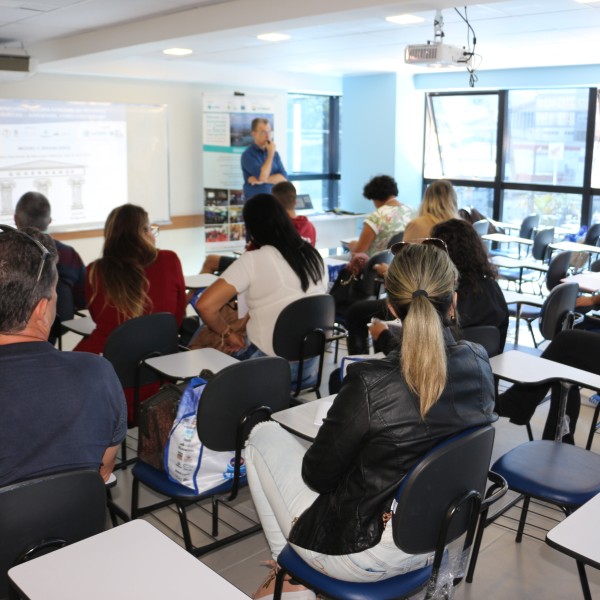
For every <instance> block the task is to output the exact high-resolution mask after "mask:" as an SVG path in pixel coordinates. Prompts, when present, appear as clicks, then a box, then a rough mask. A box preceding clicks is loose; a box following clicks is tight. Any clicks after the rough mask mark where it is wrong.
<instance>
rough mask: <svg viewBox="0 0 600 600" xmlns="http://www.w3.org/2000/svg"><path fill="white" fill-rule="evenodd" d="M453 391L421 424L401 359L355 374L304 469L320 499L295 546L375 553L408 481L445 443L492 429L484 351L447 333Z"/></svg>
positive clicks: (295, 531) (294, 536)
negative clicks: (386, 516) (466, 432)
mask: <svg viewBox="0 0 600 600" xmlns="http://www.w3.org/2000/svg"><path fill="white" fill-rule="evenodd" d="M445 341H446V348H447V356H448V382H447V385H446V388H445V390H444V392H443V394H442V396H441V397H440V399H439V400H438V402H437V403H436V404H435V406H434V407H433V408H432V409H431V410H430V412H429V414H428V415H427V417H426V419H425V420H424V421H423V420H421V417H420V414H419V403H418V399H417V397H416V396H415V395H414V394H412V393H411V392H410V391H409V390H408V387H407V385H406V383H405V382H404V380H403V378H402V375H401V373H400V367H399V354H398V351H397V350H396V351H394V352H392V353H391V354H390V355H389V356H387V357H386V358H384V359H382V360H369V361H364V362H357V363H355V364H352V365H351V366H350V367H349V368H348V373H347V375H346V378H345V379H344V383H343V385H342V388H341V390H340V393H339V394H338V396H337V397H336V399H335V402H334V403H333V406H332V407H331V409H330V410H329V413H328V415H327V418H326V419H325V421H324V422H323V425H322V427H321V429H320V430H319V434H318V435H317V437H316V439H315V441H314V443H313V445H312V446H311V447H310V448H309V450H308V451H307V453H306V455H305V457H304V462H303V465H302V476H303V478H304V481H305V482H306V483H307V484H308V485H309V486H310V487H311V488H312V489H314V490H315V491H317V492H319V494H320V495H319V497H318V498H317V499H316V500H315V502H314V503H313V504H312V506H310V507H309V508H308V509H307V510H306V511H304V513H302V515H301V516H300V518H299V519H298V521H297V522H296V524H295V525H294V527H293V528H292V531H291V533H290V537H289V541H290V542H292V543H293V544H296V545H298V546H300V547H302V548H307V549H309V550H314V551H316V552H322V553H324V554H332V555H339V554H350V553H353V552H361V551H362V550H366V549H367V548H371V547H373V546H375V545H376V544H377V543H378V542H379V540H380V539H381V534H382V532H383V520H382V515H383V513H384V512H387V511H389V510H390V506H391V503H392V500H393V497H394V494H395V492H396V489H397V487H398V484H399V482H400V480H401V479H402V477H403V476H404V475H405V473H406V472H407V471H408V470H409V469H410V468H411V467H412V465H413V464H414V463H415V462H416V461H417V460H418V459H419V458H420V457H421V456H423V455H424V454H425V453H426V452H427V451H428V450H429V449H431V448H432V447H433V446H434V445H436V444H437V443H438V442H440V441H442V440H443V439H444V438H446V437H449V436H450V435H452V434H454V433H457V432H459V431H461V430H463V429H466V428H468V427H471V426H474V425H483V424H485V423H491V422H493V421H495V420H496V419H497V418H498V417H497V415H496V414H495V413H494V382H493V376H492V372H491V368H490V365H489V363H488V359H487V356H486V355H485V354H482V350H481V347H480V346H477V345H475V344H471V343H469V342H466V341H464V340H463V341H459V342H456V341H455V340H454V338H453V337H452V334H451V333H450V331H449V330H446V331H445Z"/></svg>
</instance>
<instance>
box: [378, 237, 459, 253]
mask: <svg viewBox="0 0 600 600" xmlns="http://www.w3.org/2000/svg"><path fill="white" fill-rule="evenodd" d="M416 244H424V245H426V246H435V247H436V248H439V249H440V250H443V251H444V252H445V253H446V254H448V246H447V245H446V242H445V241H444V240H440V238H416V239H415V240H413V241H412V242H396V243H395V244H392V246H391V248H390V252H391V253H392V254H393V255H394V256H396V254H398V253H399V252H401V251H402V250H403V249H404V248H406V247H407V246H414V245H416Z"/></svg>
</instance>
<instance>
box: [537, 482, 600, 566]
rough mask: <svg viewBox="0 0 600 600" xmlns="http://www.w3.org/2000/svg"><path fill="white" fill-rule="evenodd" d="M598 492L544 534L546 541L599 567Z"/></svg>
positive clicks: (599, 515) (599, 520) (599, 523)
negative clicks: (597, 533)
mask: <svg viewBox="0 0 600 600" xmlns="http://www.w3.org/2000/svg"><path fill="white" fill-rule="evenodd" d="M599 530H600V494H598V495H597V496H594V497H593V498H592V499H591V500H588V501H587V502H586V503H585V504H584V505H583V506H581V507H580V508H578V509H577V510H576V511H575V512H574V513H572V514H570V515H569V516H568V517H567V518H566V519H565V520H564V521H561V522H560V523H559V524H558V525H557V526H556V527H553V528H552V529H551V530H550V531H549V532H548V533H547V534H546V543H547V544H548V545H549V546H552V548H555V549H556V550H559V551H560V552H564V553H565V554H567V555H568V556H572V557H573V558H574V559H575V560H580V561H581V562H584V563H586V564H588V565H590V566H592V567H595V568H596V569H600V537H598V535H596V532H597V531H599Z"/></svg>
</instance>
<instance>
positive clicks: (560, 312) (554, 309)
mask: <svg viewBox="0 0 600 600" xmlns="http://www.w3.org/2000/svg"><path fill="white" fill-rule="evenodd" d="M578 292H579V285H578V284H576V283H561V284H559V285H557V286H556V287H554V288H553V289H552V291H551V292H550V295H549V296H548V297H547V298H546V299H545V300H544V304H543V305H542V308H541V311H540V318H539V327H540V332H541V334H542V336H543V337H544V339H546V340H553V339H554V338H555V336H556V335H557V334H558V332H559V331H561V329H563V325H564V323H565V320H566V319H567V317H568V316H569V314H571V313H573V311H574V310H575V300H576V299H577V294H578Z"/></svg>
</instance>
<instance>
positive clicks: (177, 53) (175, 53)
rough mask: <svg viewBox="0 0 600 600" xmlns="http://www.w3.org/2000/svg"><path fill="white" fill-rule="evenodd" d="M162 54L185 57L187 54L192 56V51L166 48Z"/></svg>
mask: <svg viewBox="0 0 600 600" xmlns="http://www.w3.org/2000/svg"><path fill="white" fill-rule="evenodd" d="M163 54H168V55H169V56H187V55H188V54H192V50H190V49H189V48H167V49H166V50H163Z"/></svg>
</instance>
